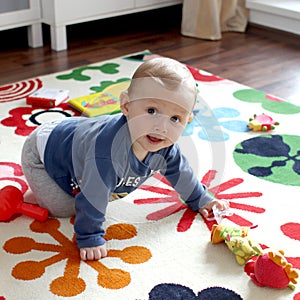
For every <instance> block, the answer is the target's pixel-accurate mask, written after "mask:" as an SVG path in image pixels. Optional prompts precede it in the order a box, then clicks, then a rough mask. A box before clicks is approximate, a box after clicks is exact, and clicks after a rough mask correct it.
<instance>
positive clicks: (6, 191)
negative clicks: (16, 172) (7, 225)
mask: <svg viewBox="0 0 300 300" xmlns="http://www.w3.org/2000/svg"><path fill="white" fill-rule="evenodd" d="M23 200H24V199H23V194H22V192H21V191H20V190H19V189H18V188H16V187H14V186H12V185H8V186H6V187H4V188H2V189H1V190H0V221H1V222H2V221H7V220H9V219H10V218H11V217H12V216H13V215H14V214H18V213H21V214H24V215H26V216H28V217H31V218H34V219H36V220H38V221H41V222H43V221H45V220H46V219H47V218H48V210H47V209H45V208H42V207H40V206H37V205H34V204H29V203H25V202H23Z"/></svg>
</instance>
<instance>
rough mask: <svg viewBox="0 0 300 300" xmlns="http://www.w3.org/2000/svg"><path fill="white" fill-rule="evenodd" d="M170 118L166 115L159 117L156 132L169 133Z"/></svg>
mask: <svg viewBox="0 0 300 300" xmlns="http://www.w3.org/2000/svg"><path fill="white" fill-rule="evenodd" d="M168 121H169V117H167V116H165V115H159V116H158V118H157V121H156V123H155V131H156V132H160V133H164V134H166V133H167V132H168Z"/></svg>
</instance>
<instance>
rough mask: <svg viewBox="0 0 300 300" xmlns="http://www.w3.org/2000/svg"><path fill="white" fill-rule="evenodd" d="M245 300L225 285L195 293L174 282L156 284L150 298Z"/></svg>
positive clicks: (158, 299)
mask: <svg viewBox="0 0 300 300" xmlns="http://www.w3.org/2000/svg"><path fill="white" fill-rule="evenodd" d="M170 299H172V300H182V299H184V300H243V298H242V297H241V296H240V295H238V294H237V293H236V292H234V291H232V290H229V289H226V288H223V287H209V288H207V289H204V290H202V291H200V292H199V293H198V295H195V293H194V292H193V290H192V289H190V288H188V287H186V286H183V285H180V284H173V283H164V284H159V285H156V286H155V287H154V288H153V289H152V290H151V291H150V293H149V300H170Z"/></svg>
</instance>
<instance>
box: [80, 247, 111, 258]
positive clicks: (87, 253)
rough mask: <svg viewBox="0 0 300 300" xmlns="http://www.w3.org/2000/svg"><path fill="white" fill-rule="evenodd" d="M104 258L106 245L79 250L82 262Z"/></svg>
mask: <svg viewBox="0 0 300 300" xmlns="http://www.w3.org/2000/svg"><path fill="white" fill-rule="evenodd" d="M105 256H107V250H106V244H104V245H101V246H97V247H89V248H81V249H80V258H81V259H82V260H99V259H100V258H103V257H105Z"/></svg>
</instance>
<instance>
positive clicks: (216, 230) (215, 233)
mask: <svg viewBox="0 0 300 300" xmlns="http://www.w3.org/2000/svg"><path fill="white" fill-rule="evenodd" d="M249 230H250V227H230V226H224V225H214V226H213V228H212V232H211V242H212V243H213V244H215V243H220V242H222V241H224V242H225V244H226V245H227V247H228V249H229V250H230V251H231V252H232V253H233V254H234V255H235V258H236V261H237V263H238V264H239V265H244V264H245V263H246V262H247V261H248V260H249V259H250V258H252V257H254V256H258V255H261V254H262V249H261V247H260V245H259V244H258V243H256V242H255V241H253V240H252V239H250V238H249V237H248V236H247V235H248V232H249Z"/></svg>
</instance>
